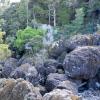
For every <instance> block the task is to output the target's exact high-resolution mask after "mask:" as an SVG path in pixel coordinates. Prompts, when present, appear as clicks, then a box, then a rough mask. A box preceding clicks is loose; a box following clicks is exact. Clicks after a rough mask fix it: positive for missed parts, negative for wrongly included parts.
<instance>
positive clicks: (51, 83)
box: [46, 73, 67, 91]
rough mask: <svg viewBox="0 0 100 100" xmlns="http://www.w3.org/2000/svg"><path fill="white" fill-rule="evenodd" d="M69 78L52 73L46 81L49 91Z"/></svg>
mask: <svg viewBox="0 0 100 100" xmlns="http://www.w3.org/2000/svg"><path fill="white" fill-rule="evenodd" d="M66 80H67V77H66V76H65V74H58V73H51V74H49V75H48V77H47V80H46V89H47V91H51V90H53V89H54V88H55V87H56V86H57V85H58V84H59V83H60V82H62V81H66Z"/></svg>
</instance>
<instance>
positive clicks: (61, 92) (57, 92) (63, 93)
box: [43, 89, 81, 100]
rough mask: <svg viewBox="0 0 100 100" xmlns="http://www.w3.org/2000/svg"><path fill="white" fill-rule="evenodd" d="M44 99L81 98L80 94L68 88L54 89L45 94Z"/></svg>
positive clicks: (65, 99) (70, 99)
mask: <svg viewBox="0 0 100 100" xmlns="http://www.w3.org/2000/svg"><path fill="white" fill-rule="evenodd" d="M43 100H81V99H80V97H79V96H77V95H75V94H74V93H73V92H72V91H68V90H66V89H54V90H53V91H51V92H50V93H46V94H45V95H44V96H43Z"/></svg>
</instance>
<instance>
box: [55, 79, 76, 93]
mask: <svg viewBox="0 0 100 100" xmlns="http://www.w3.org/2000/svg"><path fill="white" fill-rule="evenodd" d="M56 88H57V89H66V90H69V91H72V92H73V93H75V94H77V93H78V86H77V85H76V84H75V83H73V82H71V81H69V80H66V81H62V82H60V83H59V84H58V85H57V86H56Z"/></svg>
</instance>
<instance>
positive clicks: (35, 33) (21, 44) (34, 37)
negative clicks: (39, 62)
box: [14, 27, 44, 52]
mask: <svg viewBox="0 0 100 100" xmlns="http://www.w3.org/2000/svg"><path fill="white" fill-rule="evenodd" d="M43 35H44V32H43V31H42V30H40V29H33V28H31V27H27V28H26V29H24V30H19V31H18V32H17V38H16V40H15V42H14V46H15V47H17V48H18V50H19V51H23V50H24V49H30V48H31V49H32V51H33V52H37V51H38V50H39V49H40V48H41V47H42V38H43Z"/></svg>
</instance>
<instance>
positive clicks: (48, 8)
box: [48, 5, 51, 25]
mask: <svg viewBox="0 0 100 100" xmlns="http://www.w3.org/2000/svg"><path fill="white" fill-rule="evenodd" d="M48 9H49V25H50V24H51V8H50V5H49V6H48Z"/></svg>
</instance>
